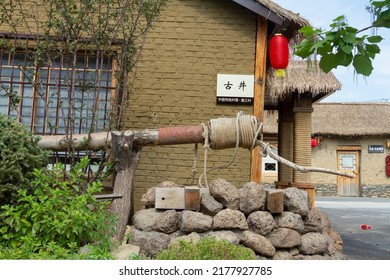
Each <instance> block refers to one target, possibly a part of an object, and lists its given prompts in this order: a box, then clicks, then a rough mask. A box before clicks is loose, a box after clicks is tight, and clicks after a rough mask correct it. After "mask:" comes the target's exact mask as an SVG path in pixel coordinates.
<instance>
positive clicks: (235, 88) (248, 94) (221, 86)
mask: <svg viewBox="0 0 390 280" xmlns="http://www.w3.org/2000/svg"><path fill="white" fill-rule="evenodd" d="M254 80H255V78H254V76H253V75H231V74H218V75H217V103H218V104H221V103H230V104H232V103H234V104H240V105H252V104H253V91H254Z"/></svg>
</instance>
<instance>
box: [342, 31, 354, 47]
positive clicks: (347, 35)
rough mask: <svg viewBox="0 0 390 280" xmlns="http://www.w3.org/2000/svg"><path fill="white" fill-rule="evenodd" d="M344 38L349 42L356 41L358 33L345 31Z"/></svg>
mask: <svg viewBox="0 0 390 280" xmlns="http://www.w3.org/2000/svg"><path fill="white" fill-rule="evenodd" d="M343 40H344V42H346V43H349V44H353V43H355V41H356V33H350V32H348V33H345V34H344V35H343Z"/></svg>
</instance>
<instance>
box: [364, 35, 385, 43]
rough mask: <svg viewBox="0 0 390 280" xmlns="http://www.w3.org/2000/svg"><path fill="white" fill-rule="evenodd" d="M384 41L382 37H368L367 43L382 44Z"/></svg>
mask: <svg viewBox="0 0 390 280" xmlns="http://www.w3.org/2000/svg"><path fill="white" fill-rule="evenodd" d="M382 40H383V38H382V36H379V35H378V36H370V37H367V41H368V42H369V43H374V44H375V43H380V42H382Z"/></svg>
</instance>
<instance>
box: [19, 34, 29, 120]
mask: <svg viewBox="0 0 390 280" xmlns="http://www.w3.org/2000/svg"><path fill="white" fill-rule="evenodd" d="M26 50H28V40H27V39H26ZM23 69H24V70H23V71H20V81H21V84H20V91H19V97H20V101H19V108H18V117H19V121H20V122H21V123H23V101H24V91H25V84H26V82H25V76H26V69H27V53H25V54H24V56H23ZM27 83H28V81H27Z"/></svg>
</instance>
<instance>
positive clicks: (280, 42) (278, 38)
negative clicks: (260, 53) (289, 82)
mask: <svg viewBox="0 0 390 280" xmlns="http://www.w3.org/2000/svg"><path fill="white" fill-rule="evenodd" d="M269 55H270V62H271V65H272V67H273V68H275V69H276V76H277V77H284V69H285V68H286V67H287V65H288V55H289V51H288V41H287V39H286V37H284V36H283V35H282V34H279V33H277V34H275V36H274V37H272V38H271V40H270V41H269Z"/></svg>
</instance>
